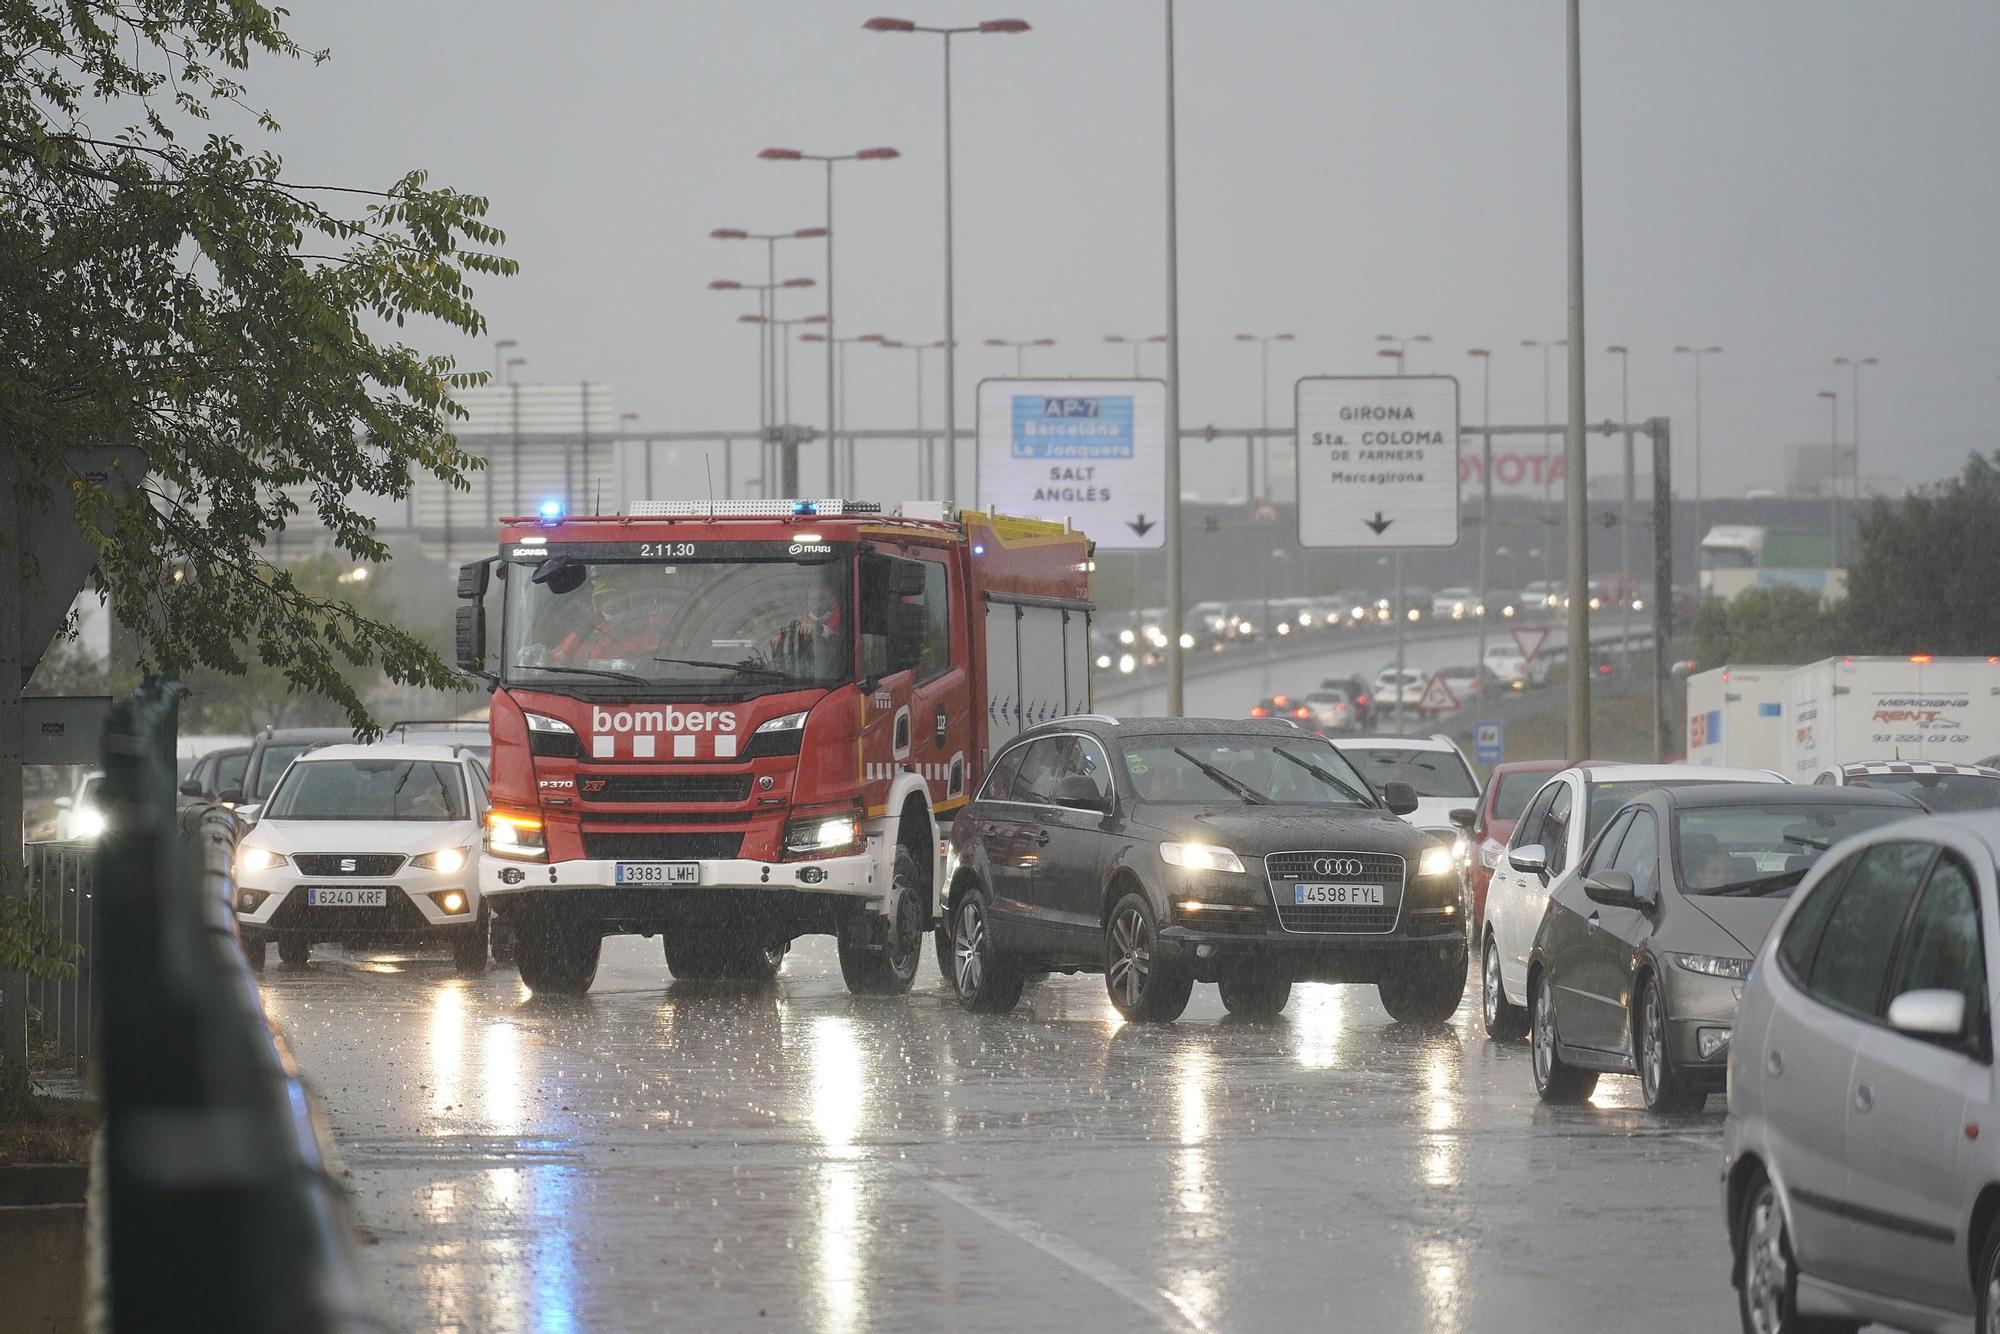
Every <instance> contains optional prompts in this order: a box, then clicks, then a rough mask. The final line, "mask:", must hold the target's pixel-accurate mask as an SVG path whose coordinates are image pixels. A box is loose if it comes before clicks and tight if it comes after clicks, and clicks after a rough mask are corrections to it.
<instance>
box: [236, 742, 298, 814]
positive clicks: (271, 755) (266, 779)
mask: <svg viewBox="0 0 2000 1334" xmlns="http://www.w3.org/2000/svg"><path fill="white" fill-rule="evenodd" d="M312 747H313V743H312V742H310V741H278V742H274V743H273V744H271V745H268V746H266V747H264V759H263V767H262V768H260V769H259V770H257V790H256V791H255V792H253V793H252V794H251V795H250V800H252V801H262V800H264V799H265V798H266V797H268V796H270V795H271V792H272V791H273V789H275V788H276V787H277V786H278V780H279V779H280V778H283V777H284V776H285V768H286V766H288V765H289V764H291V762H292V761H293V760H296V759H297V758H298V757H299V756H301V755H303V754H305V753H306V752H307V751H309V750H311V749H312ZM244 764H245V766H246V767H247V766H248V764H249V757H248V756H247V755H246V756H245V757H244ZM224 772H226V767H225V770H224ZM226 785H227V783H226V780H225V786H226Z"/></svg>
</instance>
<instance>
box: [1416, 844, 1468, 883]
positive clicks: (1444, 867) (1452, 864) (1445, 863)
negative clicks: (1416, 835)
mask: <svg viewBox="0 0 2000 1334" xmlns="http://www.w3.org/2000/svg"><path fill="white" fill-rule="evenodd" d="M1457 869H1458V861H1457V859H1455V858H1454V857H1453V856H1452V855H1451V849H1450V848H1448V847H1446V846H1445V845H1444V844H1442V843H1433V844H1431V845H1430V846H1429V847H1427V848H1425V849H1424V855H1423V856H1421V857H1419V858H1417V874H1418V875H1420V876H1434V875H1450V874H1451V873H1452V872H1453V871H1455V870H1457Z"/></svg>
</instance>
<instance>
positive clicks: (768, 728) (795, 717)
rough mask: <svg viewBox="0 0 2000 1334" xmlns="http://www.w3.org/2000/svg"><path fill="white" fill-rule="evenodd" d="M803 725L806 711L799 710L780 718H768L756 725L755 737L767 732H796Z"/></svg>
mask: <svg viewBox="0 0 2000 1334" xmlns="http://www.w3.org/2000/svg"><path fill="white" fill-rule="evenodd" d="M805 725H806V711H805V710H804V709H800V710H799V711H798V712H797V713H787V714H785V715H783V716H782V717H778V718H769V719H766V720H765V721H763V722H761V723H758V724H757V731H756V733H755V735H757V736H763V735H764V734H765V733H767V732H796V731H798V730H799V729H800V728H802V727H804V726H805Z"/></svg>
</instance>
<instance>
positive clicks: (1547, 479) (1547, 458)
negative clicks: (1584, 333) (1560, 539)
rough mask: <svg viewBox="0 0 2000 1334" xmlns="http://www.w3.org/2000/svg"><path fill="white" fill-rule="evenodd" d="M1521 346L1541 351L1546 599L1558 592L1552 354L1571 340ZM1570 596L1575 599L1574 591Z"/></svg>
mask: <svg viewBox="0 0 2000 1334" xmlns="http://www.w3.org/2000/svg"><path fill="white" fill-rule="evenodd" d="M1521 346H1522V347H1537V348H1540V349H1541V350H1542V516H1541V517H1542V525H1543V528H1544V530H1545V531H1543V532H1542V534H1541V539H1542V541H1541V547H1542V594H1543V596H1544V597H1546V596H1547V595H1548V594H1549V593H1550V592H1551V591H1553V590H1554V588H1555V582H1554V580H1552V579H1551V578H1550V577H1549V533H1548V532H1547V531H1546V530H1547V529H1548V528H1551V527H1553V526H1554V520H1553V519H1551V518H1550V517H1549V501H1550V500H1551V498H1552V497H1553V494H1554V492H1553V489H1552V487H1553V483H1554V480H1555V479H1554V477H1553V476H1552V475H1551V474H1552V473H1553V472H1554V470H1555V454H1554V444H1555V429H1556V419H1555V409H1554V408H1553V407H1552V406H1551V405H1550V403H1549V353H1550V352H1551V351H1553V350H1554V349H1556V348H1559V347H1568V346H1569V339H1567V338H1557V339H1553V340H1550V341H1547V342H1544V341H1543V340H1541V339H1539V338H1523V339H1522V340H1521ZM1571 595H1572V596H1574V592H1573V591H1572V594H1571Z"/></svg>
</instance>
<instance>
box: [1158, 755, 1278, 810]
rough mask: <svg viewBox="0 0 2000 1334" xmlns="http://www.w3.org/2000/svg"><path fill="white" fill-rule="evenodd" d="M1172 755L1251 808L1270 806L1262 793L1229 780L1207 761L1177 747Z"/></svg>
mask: <svg viewBox="0 0 2000 1334" xmlns="http://www.w3.org/2000/svg"><path fill="white" fill-rule="evenodd" d="M1174 754H1176V755H1178V756H1180V757H1181V758H1182V759H1184V760H1186V761H1187V762H1188V763H1189V764H1192V765H1193V766H1194V767H1195V768H1197V769H1199V770H1201V771H1202V772H1203V773H1205V774H1207V775H1208V776H1209V777H1210V778H1213V779H1214V780H1215V781H1216V782H1218V783H1220V784H1222V786H1224V787H1226V788H1228V789H1229V790H1230V791H1231V792H1234V793H1235V794H1236V795H1237V796H1239V797H1241V798H1243V800H1245V801H1247V802H1249V803H1250V804H1251V805H1252V806H1268V805H1270V804H1271V799H1270V798H1269V797H1267V796H1265V795H1264V794H1263V793H1261V792H1259V791H1258V790H1257V789H1256V788H1254V787H1251V786H1250V785H1249V784H1248V783H1245V782H1242V781H1240V780H1238V779H1235V778H1231V777H1230V776H1229V775H1228V774H1226V773H1224V772H1223V771H1222V770H1220V769H1218V768H1216V767H1215V766H1214V765H1212V764H1210V763H1209V762H1208V761H1207V760H1203V759H1197V758H1196V757H1194V756H1193V755H1190V754H1188V753H1187V752H1186V751H1184V750H1182V749H1181V748H1180V747H1179V746H1175V747H1174Z"/></svg>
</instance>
